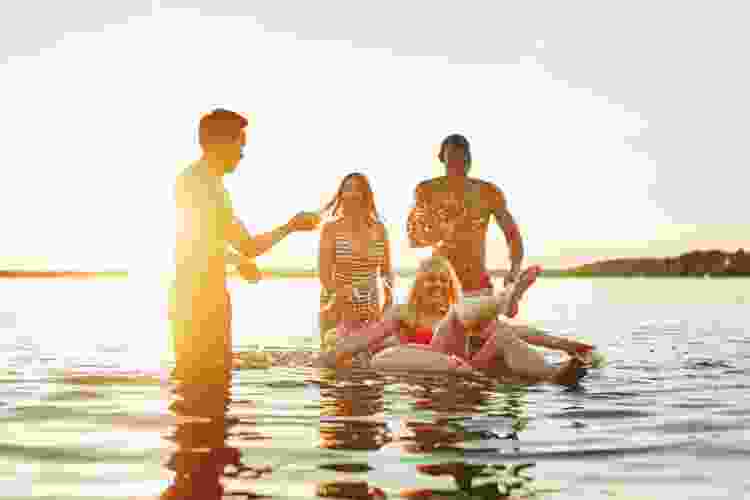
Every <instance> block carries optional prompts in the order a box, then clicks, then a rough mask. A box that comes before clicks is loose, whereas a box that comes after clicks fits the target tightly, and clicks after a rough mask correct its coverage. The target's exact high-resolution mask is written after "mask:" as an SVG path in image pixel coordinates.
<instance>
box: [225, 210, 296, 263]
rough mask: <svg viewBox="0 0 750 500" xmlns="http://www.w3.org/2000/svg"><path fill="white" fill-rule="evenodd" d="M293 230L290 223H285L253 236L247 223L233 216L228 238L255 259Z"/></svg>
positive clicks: (234, 246) (244, 253) (234, 245)
mask: <svg viewBox="0 0 750 500" xmlns="http://www.w3.org/2000/svg"><path fill="white" fill-rule="evenodd" d="M291 232H292V230H291V228H290V227H289V224H288V223H287V224H283V225H281V226H279V227H277V228H276V229H274V230H273V231H269V232H267V233H263V234H259V235H257V236H251V235H250V233H249V232H248V230H247V229H246V228H245V225H244V224H243V223H242V221H240V220H239V219H238V218H237V217H234V216H233V217H232V222H231V223H230V224H229V228H228V233H229V234H228V235H227V240H228V241H229V244H230V245H232V247H233V248H234V249H235V250H237V251H238V252H240V253H241V254H243V255H244V256H245V257H247V258H249V259H254V258H256V257H258V256H259V255H263V254H264V253H266V252H267V251H269V250H270V249H271V248H272V247H273V246H274V245H276V244H277V243H278V242H280V241H281V240H283V239H284V238H286V237H287V236H289V234H291Z"/></svg>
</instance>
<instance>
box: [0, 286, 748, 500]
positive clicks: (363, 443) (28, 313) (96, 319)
mask: <svg viewBox="0 0 750 500" xmlns="http://www.w3.org/2000/svg"><path fill="white" fill-rule="evenodd" d="M407 285H408V280H403V282H402V283H401V286H400V287H399V290H398V293H397V295H398V296H401V297H403V296H404V295H405V288H404V287H405V286H407ZM231 288H232V294H233V304H234V342H235V350H246V349H255V348H257V347H265V348H289V349H297V350H298V349H315V348H316V347H317V342H318V332H317V315H316V308H317V304H318V290H319V289H318V284H317V281H315V280H305V279H296V280H271V281H267V282H263V283H260V284H258V285H249V284H245V283H242V282H240V281H233V282H232V283H231ZM165 297H166V292H165V291H164V290H163V289H159V288H158V287H153V286H149V285H148V284H146V283H144V282H139V281H138V280H134V279H129V280H117V279H113V280H104V279H102V280H81V281H68V280H38V279H26V280H21V279H16V280H2V281H0V299H1V300H0V368H1V369H2V371H1V372H0V498H18V499H29V498H84V497H85V498H93V497H95V498H99V499H109V498H113V499H114V498H159V497H160V496H162V497H163V498H201V499H210V498H222V496H221V495H222V493H221V491H222V490H223V495H224V497H225V498H248V497H250V498H252V497H253V496H255V495H260V496H267V497H272V498H278V499H283V498H316V489H317V488H318V487H319V486H321V485H322V484H323V483H326V482H328V481H338V482H339V486H342V484H343V483H341V482H344V481H366V482H367V487H369V488H380V489H381V490H382V491H383V492H384V493H385V494H386V495H387V496H388V497H389V498H397V497H399V496H402V495H408V494H409V492H411V494H412V495H417V494H421V495H423V496H421V498H425V497H426V494H427V493H428V492H429V491H432V492H433V494H434V495H433V497H434V498H440V497H453V498H467V497H466V494H465V493H462V491H463V490H462V488H463V489H468V488H469V487H472V488H473V490H471V493H470V494H472V495H474V496H475V497H477V498H479V497H482V498H490V497H493V496H494V497H496V496H497V492H498V491H499V492H506V491H508V488H509V487H510V489H511V490H510V492H511V493H512V494H513V495H515V496H529V495H531V494H532V493H533V492H536V494H537V495H538V496H539V497H541V498H550V499H569V498H570V499H572V498H608V499H609V498H630V499H634V498H644V499H645V498H649V499H657V498H658V499H665V498H685V499H703V498H712V499H713V498H716V499H742V498H748V497H750V475H748V474H747V472H746V470H747V465H748V463H750V460H749V459H750V396H749V395H748V394H750V391H749V390H748V389H750V334H749V332H750V314H749V313H750V307H749V306H748V304H749V303H750V281H749V280H745V279H732V280H730V279H724V280H722V279H636V278H633V279H603V278H600V279H593V280H585V279H554V278H545V279H540V280H539V282H538V283H537V284H536V285H535V286H534V288H533V289H532V290H531V291H530V292H529V294H528V296H527V298H526V299H525V301H524V304H523V305H522V313H521V320H524V321H532V322H533V323H534V324H535V325H538V326H540V327H542V328H545V329H547V330H550V331H552V332H555V333H558V334H566V335H571V336H575V337H577V338H581V339H584V340H587V341H590V342H593V343H594V344H596V345H597V347H598V348H599V349H600V350H601V351H602V352H604V353H605V354H606V357H607V361H608V364H607V366H606V367H604V368H603V369H600V370H593V371H591V372H590V373H589V375H588V376H587V377H586V378H585V379H584V380H583V383H582V387H581V388H579V389H577V390H570V389H566V388H562V387H556V386H551V385H540V386H535V387H522V386H501V385H498V384H496V383H494V382H492V381H490V380H485V379H472V380H467V379H453V378H449V377H435V376H433V377H426V376H422V377H420V376H416V375H412V376H406V375H392V374H389V375H387V376H385V375H383V374H377V373H371V372H364V371H362V372H342V373H338V374H334V373H331V372H328V371H315V370H312V369H306V368H271V369H269V370H235V371H234V372H233V374H232V380H231V387H225V389H226V391H224V392H223V389H222V386H221V385H220V384H218V383H216V384H213V385H212V384H211V383H208V382H206V383H205V384H201V383H198V382H195V381H194V382H193V385H192V386H190V385H184V386H181V387H175V386H173V385H171V384H170V383H169V381H167V380H165V379H164V377H161V378H160V377H159V373H162V372H163V371H164V370H166V369H168V368H169V367H170V363H171V361H172V355H171V352H170V344H169V339H168V336H167V332H168V330H167V324H166V322H165V319H164V311H165V304H164V299H165ZM549 357H550V361H555V360H556V358H557V356H556V354H554V353H550V354H549ZM133 370H143V371H145V372H146V373H147V374H156V375H154V376H144V377H135V378H129V379H122V378H117V377H115V378H112V375H113V374H115V373H120V372H123V371H133ZM72 372H75V373H76V374H77V377H74V376H72V375H71V373H72ZM84 375H85V376H84ZM108 377H109V378H108ZM180 405H182V406H180ZM186 406H187V407H191V408H192V409H193V410H194V411H192V412H190V411H186V410H185V407H186ZM180 408H182V409H180ZM188 414H189V415H192V417H187V416H185V415H188ZM196 415H199V416H201V418H196ZM440 464H442V465H440ZM514 464H515V465H518V464H527V465H529V466H528V467H526V468H525V469H524V470H522V471H519V470H517V467H514ZM493 483H496V484H497V486H493ZM482 485H485V486H484V487H483V488H482V487H481V486H482ZM428 490H429V491H428ZM483 492H484V493H483ZM487 492H492V494H488V493H487ZM462 495H463V496H462Z"/></svg>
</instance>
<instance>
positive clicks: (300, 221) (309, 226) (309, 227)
mask: <svg viewBox="0 0 750 500" xmlns="http://www.w3.org/2000/svg"><path fill="white" fill-rule="evenodd" d="M318 224H320V216H318V214H316V213H313V212H300V213H298V214H297V215H295V216H294V217H292V218H291V219H290V220H289V222H288V223H287V226H288V227H289V230H290V231H314V230H315V229H317V228H318Z"/></svg>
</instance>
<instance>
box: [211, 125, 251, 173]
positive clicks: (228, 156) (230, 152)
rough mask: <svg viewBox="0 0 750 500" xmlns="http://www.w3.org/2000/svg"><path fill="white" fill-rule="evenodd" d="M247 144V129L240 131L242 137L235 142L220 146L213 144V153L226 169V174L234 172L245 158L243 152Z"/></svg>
mask: <svg viewBox="0 0 750 500" xmlns="http://www.w3.org/2000/svg"><path fill="white" fill-rule="evenodd" d="M246 142H247V135H246V133H245V129H242V130H240V135H239V136H238V137H237V139H235V140H234V141H231V142H227V143H220V144H213V145H212V146H211V151H212V152H213V156H214V158H216V159H218V160H219V161H220V162H221V164H222V165H223V167H224V173H225V174H229V173H232V172H234V171H235V170H236V169H237V165H239V163H240V160H242V157H243V150H244V148H245V143H246Z"/></svg>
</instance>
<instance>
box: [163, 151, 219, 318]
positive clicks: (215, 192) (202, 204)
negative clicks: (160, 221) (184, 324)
mask: <svg viewBox="0 0 750 500" xmlns="http://www.w3.org/2000/svg"><path fill="white" fill-rule="evenodd" d="M175 200H176V204H177V235H176V236H177V238H176V246H175V271H176V273H175V287H176V289H177V290H178V292H183V293H181V294H178V296H177V298H176V300H177V303H176V304H175V307H174V310H175V311H176V312H177V314H179V313H180V311H185V313H186V314H187V313H189V311H190V310H191V309H192V308H193V307H195V306H196V304H194V303H193V302H194V300H202V301H210V302H216V301H217V300H218V299H220V298H221V296H222V295H223V294H224V293H225V289H226V272H225V268H226V261H225V254H226V248H227V245H228V242H227V228H228V226H229V224H230V223H231V219H232V209H231V202H230V200H229V197H228V195H227V194H226V191H225V190H224V187H223V184H222V182H221V179H219V178H217V177H216V176H212V175H210V174H209V173H208V172H207V168H206V165H204V164H203V163H202V162H201V161H198V162H195V163H193V164H191V165H190V166H189V167H188V168H186V169H185V170H184V171H183V172H182V173H181V174H180V175H179V176H178V178H177V182H176V185H175ZM199 290H200V296H198V295H197V292H198V291H199ZM183 297H185V298H187V297H190V298H191V299H192V300H190V301H189V302H187V303H186V302H185V301H184V300H180V299H182V298H183Z"/></svg>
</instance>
